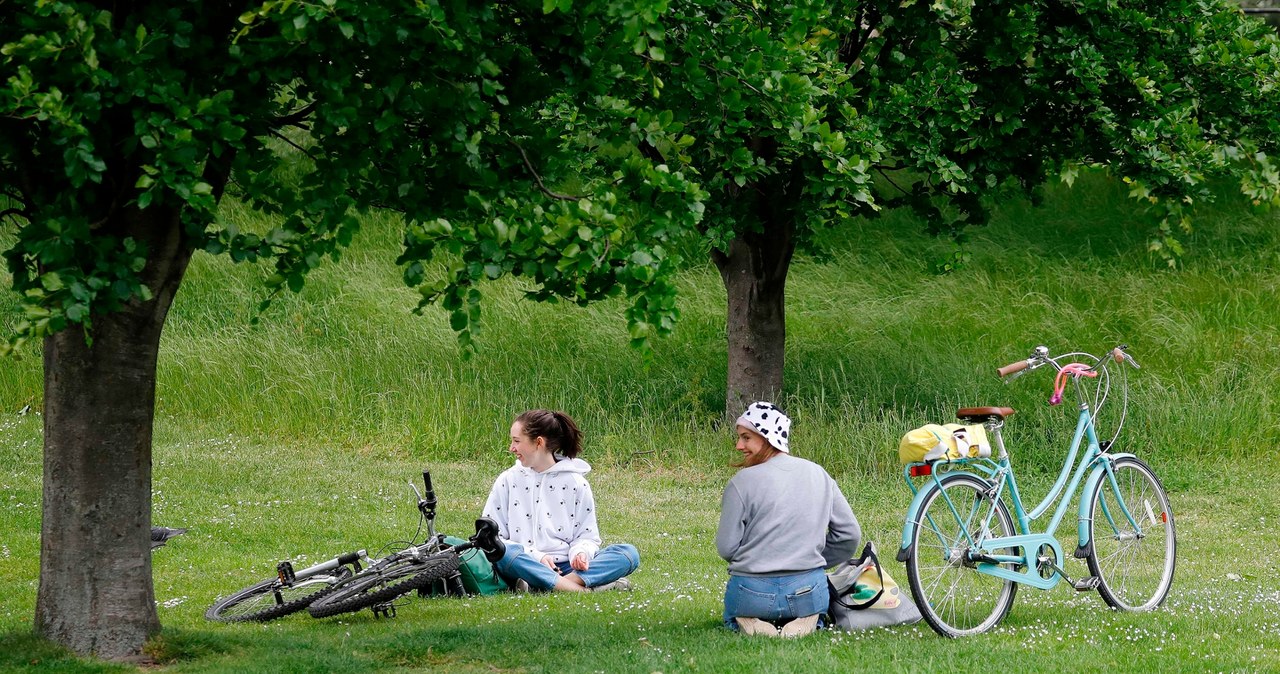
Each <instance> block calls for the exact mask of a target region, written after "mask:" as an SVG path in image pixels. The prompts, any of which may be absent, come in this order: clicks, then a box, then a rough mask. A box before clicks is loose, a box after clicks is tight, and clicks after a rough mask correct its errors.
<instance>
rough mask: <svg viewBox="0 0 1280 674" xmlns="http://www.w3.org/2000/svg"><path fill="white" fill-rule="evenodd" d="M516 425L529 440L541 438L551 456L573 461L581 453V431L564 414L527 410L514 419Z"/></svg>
mask: <svg viewBox="0 0 1280 674" xmlns="http://www.w3.org/2000/svg"><path fill="white" fill-rule="evenodd" d="M516 423H518V424H520V428H521V429H522V430H523V431H524V434H525V435H527V436H529V439H531V440H536V439H538V438H543V439H544V440H546V441H547V449H549V450H551V453H552V454H560V455H562V456H564V457H565V458H569V459H573V458H576V457H577V456H578V455H579V454H581V453H582V431H580V430H578V424H576V423H574V421H573V419H572V418H570V417H569V415H568V414H565V413H564V412H555V411H552V410H528V411H527V412H522V413H521V414H520V416H518V417H516Z"/></svg>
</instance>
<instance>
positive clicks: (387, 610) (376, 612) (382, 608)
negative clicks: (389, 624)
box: [369, 602, 396, 618]
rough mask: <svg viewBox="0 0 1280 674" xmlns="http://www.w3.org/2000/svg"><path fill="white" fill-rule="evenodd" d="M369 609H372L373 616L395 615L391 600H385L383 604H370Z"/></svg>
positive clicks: (388, 616) (394, 606) (390, 616)
mask: <svg viewBox="0 0 1280 674" xmlns="http://www.w3.org/2000/svg"><path fill="white" fill-rule="evenodd" d="M369 609H370V610H372V611H373V617H375V618H394V617H396V605H395V604H392V603H391V602H386V603H384V604H374V605H373V606H370V607H369Z"/></svg>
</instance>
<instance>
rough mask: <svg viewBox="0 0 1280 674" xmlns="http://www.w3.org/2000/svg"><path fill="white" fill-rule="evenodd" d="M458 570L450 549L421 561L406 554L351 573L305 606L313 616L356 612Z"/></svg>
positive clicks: (455, 557) (424, 585) (456, 559)
mask: <svg viewBox="0 0 1280 674" xmlns="http://www.w3.org/2000/svg"><path fill="white" fill-rule="evenodd" d="M457 570H458V556H457V555H456V554H454V553H452V552H444V553H441V554H438V555H433V556H431V557H428V558H426V559H423V560H417V559H413V558H409V557H404V558H400V559H394V560H391V561H390V562H389V563H387V564H386V565H384V566H378V565H376V564H375V565H374V566H371V567H369V568H367V569H365V570H364V571H362V572H360V573H358V574H356V575H354V576H352V577H351V578H349V579H347V580H346V581H345V582H343V583H342V584H341V585H340V586H339V587H338V588H336V589H335V590H334V591H333V592H332V593H331V594H327V595H325V596H324V597H323V598H321V599H320V600H319V601H317V602H315V603H313V604H311V605H310V606H308V607H307V611H308V612H309V613H310V614H311V616H312V617H314V618H326V617H328V616H334V615H338V614H340V613H350V612H352V611H359V610H360V609H362V608H367V607H369V606H373V605H374V604H381V603H383V602H387V601H390V600H392V599H395V598H396V597H399V596H400V595H402V594H405V593H407V592H412V591H413V590H417V589H419V588H423V587H427V586H428V585H431V584H432V583H434V582H436V581H438V580H441V579H443V578H446V577H448V576H449V574H451V573H453V572H454V571H457Z"/></svg>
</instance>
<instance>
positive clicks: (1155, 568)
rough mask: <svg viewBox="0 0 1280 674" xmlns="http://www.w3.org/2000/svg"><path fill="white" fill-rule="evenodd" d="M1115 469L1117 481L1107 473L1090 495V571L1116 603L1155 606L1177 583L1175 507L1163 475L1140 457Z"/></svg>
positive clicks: (1130, 608) (1129, 606) (1112, 603)
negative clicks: (1159, 477)
mask: <svg viewBox="0 0 1280 674" xmlns="http://www.w3.org/2000/svg"><path fill="white" fill-rule="evenodd" d="M1111 470H1112V472H1113V473H1114V474H1115V478H1116V482H1115V487H1112V485H1111V482H1110V480H1108V479H1106V478H1105V477H1104V478H1103V479H1102V480H1101V481H1100V482H1098V487H1097V489H1095V490H1094V492H1093V495H1092V496H1091V497H1090V505H1089V520H1088V533H1089V541H1090V543H1091V545H1090V546H1089V555H1088V561H1089V571H1090V572H1091V573H1092V574H1093V575H1094V576H1097V578H1098V593H1099V594H1101V595H1102V599H1103V601H1105V602H1107V604H1108V605H1110V606H1111V607H1112V608H1115V609H1118V610H1121V611H1150V610H1152V609H1154V608H1156V607H1157V606H1159V605H1160V604H1162V603H1163V602H1164V600H1165V597H1167V596H1169V588H1170V586H1172V585H1173V567H1174V561H1175V556H1176V552H1177V548H1178V543H1177V538H1176V536H1175V535H1174V528H1173V509H1172V508H1170V507H1169V497H1168V495H1167V494H1165V492H1164V487H1163V486H1161V485H1160V480H1159V479H1157V478H1156V474H1155V473H1154V472H1152V471H1151V468H1150V467H1148V466H1147V464H1145V463H1143V462H1142V461H1141V460H1139V459H1137V458H1134V457H1122V458H1119V459H1116V460H1115V462H1114V463H1112V464H1111ZM1117 488H1118V489H1117ZM1135 525H1136V526H1135Z"/></svg>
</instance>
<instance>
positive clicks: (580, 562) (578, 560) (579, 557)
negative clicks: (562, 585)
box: [569, 552, 591, 571]
mask: <svg viewBox="0 0 1280 674" xmlns="http://www.w3.org/2000/svg"><path fill="white" fill-rule="evenodd" d="M569 566H571V567H573V569H574V570H575V571H586V570H587V569H588V568H590V567H591V559H590V558H589V557H587V553H585V552H579V553H578V554H576V555H574V556H573V559H572V560H571V561H570V562H569Z"/></svg>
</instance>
